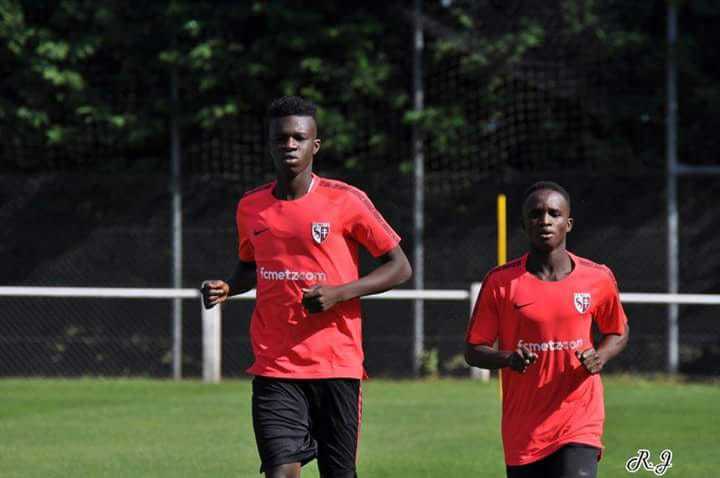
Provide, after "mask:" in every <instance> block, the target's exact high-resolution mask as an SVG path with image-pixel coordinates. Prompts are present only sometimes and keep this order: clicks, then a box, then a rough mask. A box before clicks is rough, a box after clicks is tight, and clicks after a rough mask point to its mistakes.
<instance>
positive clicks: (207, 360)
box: [200, 298, 222, 383]
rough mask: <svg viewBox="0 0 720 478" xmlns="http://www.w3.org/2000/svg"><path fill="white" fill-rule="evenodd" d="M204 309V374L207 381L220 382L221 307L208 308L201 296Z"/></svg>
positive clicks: (202, 309) (204, 380) (201, 307)
mask: <svg viewBox="0 0 720 478" xmlns="http://www.w3.org/2000/svg"><path fill="white" fill-rule="evenodd" d="M200 310H201V311H202V356H203V367H202V370H203V372H202V376H203V382H205V383H219V382H220V365H221V363H220V356H221V355H220V354H221V349H222V347H221V342H220V341H221V333H220V331H221V323H222V313H221V312H220V311H221V307H220V306H219V305H216V306H215V307H212V308H211V309H206V308H205V306H204V305H203V303H202V298H200Z"/></svg>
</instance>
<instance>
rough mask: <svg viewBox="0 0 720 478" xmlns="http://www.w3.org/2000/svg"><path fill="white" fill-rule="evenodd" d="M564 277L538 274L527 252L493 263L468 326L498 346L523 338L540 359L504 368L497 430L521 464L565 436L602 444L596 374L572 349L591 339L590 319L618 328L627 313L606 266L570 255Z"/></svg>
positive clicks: (472, 337) (472, 336) (509, 455)
mask: <svg viewBox="0 0 720 478" xmlns="http://www.w3.org/2000/svg"><path fill="white" fill-rule="evenodd" d="M570 257H571V259H572V261H573V262H574V264H575V267H574V269H573V270H572V272H571V273H570V274H569V275H568V276H567V277H565V278H564V279H562V280H559V281H555V282H550V281H543V280H540V279H538V278H537V277H536V276H534V275H533V274H531V273H529V272H528V271H527V269H526V268H525V263H526V260H527V255H525V256H523V257H522V258H520V259H517V260H515V261H512V262H510V263H508V264H506V265H505V266H501V267H498V268H496V269H494V270H492V271H491V272H490V273H489V274H488V275H487V277H486V278H485V281H484V282H483V285H482V289H481V291H480V296H479V297H478V300H477V303H476V305H475V310H474V311H473V314H472V318H471V322H470V326H469V329H468V333H467V342H468V343H469V344H474V345H479V344H484V345H490V346H492V345H493V344H494V342H495V340H496V339H497V340H498V348H499V349H500V350H506V351H510V350H515V349H516V348H517V347H518V346H519V345H525V346H526V347H527V348H529V349H530V351H532V352H535V353H537V354H538V361H537V362H536V363H535V364H533V365H530V367H528V369H527V371H526V372H525V373H524V374H520V373H517V372H514V371H512V370H511V369H509V368H504V369H502V372H501V373H502V383H503V416H502V436H503V445H504V449H505V461H506V463H507V464H508V465H526V464H528V463H532V462H534V461H537V460H540V459H542V458H544V457H546V456H548V455H550V454H551V453H554V452H555V451H556V450H558V449H559V448H560V447H562V446H563V445H566V444H568V443H580V444H587V445H592V446H595V447H598V448H602V443H601V437H602V433H603V423H604V419H605V411H604V402H603V387H602V382H601V380H600V375H591V374H590V373H589V372H587V370H586V369H585V367H584V366H583V365H582V364H581V363H580V361H579V360H578V359H577V357H576V356H575V352H576V351H583V350H586V349H588V348H590V347H592V346H593V343H592V336H591V326H592V322H595V323H596V324H597V326H598V329H599V330H600V332H601V333H603V334H618V335H621V334H622V333H623V332H624V331H625V327H626V323H627V317H626V316H625V312H624V311H623V308H622V305H621V304H620V298H619V293H618V288H617V284H616V282H615V278H614V276H613V274H612V272H611V271H610V269H608V268H607V267H605V266H603V265H599V264H596V263H594V262H592V261H589V260H587V259H583V258H581V257H578V256H575V255H573V254H570Z"/></svg>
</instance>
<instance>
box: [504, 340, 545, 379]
mask: <svg viewBox="0 0 720 478" xmlns="http://www.w3.org/2000/svg"><path fill="white" fill-rule="evenodd" d="M537 359H538V355H537V354H536V353H535V352H531V351H530V349H528V348H527V347H526V346H524V345H521V346H520V347H518V348H517V349H515V352H513V353H512V354H511V355H510V357H509V358H508V366H509V367H510V368H511V369H513V370H515V371H516V372H518V373H525V371H526V370H527V368H528V367H529V366H530V365H532V364H534V363H535V362H537Z"/></svg>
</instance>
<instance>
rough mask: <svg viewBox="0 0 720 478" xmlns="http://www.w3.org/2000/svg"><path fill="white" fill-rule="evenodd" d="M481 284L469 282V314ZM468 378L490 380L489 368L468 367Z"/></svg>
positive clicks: (473, 306)
mask: <svg viewBox="0 0 720 478" xmlns="http://www.w3.org/2000/svg"><path fill="white" fill-rule="evenodd" d="M481 286H482V283H480V282H473V283H472V284H470V315H472V313H473V309H474V308H475V301H476V300H477V297H478V295H479V294H480V287H481ZM470 378H472V379H475V380H478V379H479V380H482V381H483V382H488V381H490V370H488V369H486V368H478V367H470Z"/></svg>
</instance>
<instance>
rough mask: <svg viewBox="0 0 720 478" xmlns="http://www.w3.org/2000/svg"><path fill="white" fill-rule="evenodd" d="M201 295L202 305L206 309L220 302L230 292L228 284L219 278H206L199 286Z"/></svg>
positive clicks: (223, 300)
mask: <svg viewBox="0 0 720 478" xmlns="http://www.w3.org/2000/svg"><path fill="white" fill-rule="evenodd" d="M200 292H201V293H202V297H203V305H204V306H205V308H206V309H209V308H211V307H214V306H215V305H217V304H222V303H223V302H225V301H226V300H227V298H228V295H229V294H230V286H229V285H228V284H227V282H225V281H221V280H206V281H205V282H203V283H202V286H201V287H200Z"/></svg>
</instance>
